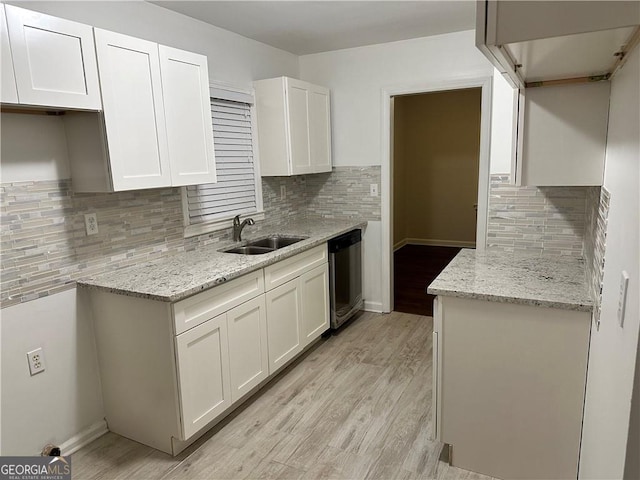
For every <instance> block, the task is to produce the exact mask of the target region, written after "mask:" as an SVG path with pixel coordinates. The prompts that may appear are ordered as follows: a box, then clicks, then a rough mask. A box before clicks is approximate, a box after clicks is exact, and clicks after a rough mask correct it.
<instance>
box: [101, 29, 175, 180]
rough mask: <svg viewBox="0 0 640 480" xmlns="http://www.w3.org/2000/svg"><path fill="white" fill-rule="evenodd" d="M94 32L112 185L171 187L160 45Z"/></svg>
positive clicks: (102, 31) (110, 33)
mask: <svg viewBox="0 0 640 480" xmlns="http://www.w3.org/2000/svg"><path fill="white" fill-rule="evenodd" d="M95 34H96V49H97V52H98V66H99V68H100V83H101V85H102V98H103V103H104V119H105V127H106V130H107V141H108V144H109V161H110V166H111V176H112V181H113V190H115V191H118V190H135V189H141V188H154V187H164V186H169V185H171V172H170V169H169V155H168V149H167V134H166V124H165V115H164V102H163V100H162V86H161V79H160V61H159V56H158V45H157V44H155V43H152V42H147V41H146V40H140V39H138V38H133V37H128V36H126V35H120V34H117V33H113V32H108V31H106V30H99V29H96V30H95Z"/></svg>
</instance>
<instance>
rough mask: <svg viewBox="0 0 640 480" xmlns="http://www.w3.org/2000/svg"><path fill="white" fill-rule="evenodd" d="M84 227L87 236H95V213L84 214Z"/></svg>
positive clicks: (96, 225)
mask: <svg viewBox="0 0 640 480" xmlns="http://www.w3.org/2000/svg"><path fill="white" fill-rule="evenodd" d="M84 226H85V228H86V229H87V235H95V234H97V233H98V217H97V216H96V214H95V213H85V215H84Z"/></svg>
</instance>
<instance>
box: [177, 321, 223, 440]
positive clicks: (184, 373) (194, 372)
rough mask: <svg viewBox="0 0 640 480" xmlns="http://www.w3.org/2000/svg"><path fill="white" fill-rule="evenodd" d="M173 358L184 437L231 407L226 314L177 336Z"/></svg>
mask: <svg viewBox="0 0 640 480" xmlns="http://www.w3.org/2000/svg"><path fill="white" fill-rule="evenodd" d="M176 360H177V368H178V392H179V393H180V407H181V410H182V436H181V440H186V439H187V438H189V437H190V436H192V435H193V434H194V433H196V432H197V431H198V430H200V429H201V428H202V427H205V426H206V425H207V424H208V423H209V422H211V421H212V420H214V419H215V418H216V417H217V416H219V415H220V414H221V413H223V412H224V411H225V410H226V409H227V408H229V407H230V406H231V402H232V395H231V386H230V385H231V380H230V372H229V336H228V330H227V315H226V314H224V315H220V316H218V317H215V318H212V319H211V320H209V321H207V322H205V323H203V324H201V325H198V326H197V327H195V328H192V329H191V330H188V331H187V332H185V333H183V334H181V335H178V336H177V337H176Z"/></svg>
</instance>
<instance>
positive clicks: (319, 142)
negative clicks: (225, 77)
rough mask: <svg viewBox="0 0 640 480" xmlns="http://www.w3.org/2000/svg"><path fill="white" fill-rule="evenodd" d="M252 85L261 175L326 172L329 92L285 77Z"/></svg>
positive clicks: (328, 141) (329, 125)
mask: <svg viewBox="0 0 640 480" xmlns="http://www.w3.org/2000/svg"><path fill="white" fill-rule="evenodd" d="M254 85H255V90H256V108H257V123H258V145H259V150H260V151H259V153H260V170H261V174H262V175H263V176H288V175H301V174H308V173H320V172H330V171H331V121H330V108H329V104H330V98H329V90H328V89H326V88H324V87H320V86H317V85H313V84H311V83H308V82H303V81H301V80H296V79H293V78H288V77H279V78H271V79H267V80H259V81H257V82H255V83H254Z"/></svg>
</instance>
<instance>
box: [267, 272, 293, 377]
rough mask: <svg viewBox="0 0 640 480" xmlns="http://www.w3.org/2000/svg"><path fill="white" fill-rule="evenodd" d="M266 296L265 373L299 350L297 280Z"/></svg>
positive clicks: (282, 364) (274, 369) (279, 366)
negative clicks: (266, 336)
mask: <svg viewBox="0 0 640 480" xmlns="http://www.w3.org/2000/svg"><path fill="white" fill-rule="evenodd" d="M266 298H267V325H268V331H269V373H274V372H275V371H277V370H278V369H280V368H281V367H283V366H284V365H286V364H287V362H288V361H289V360H291V359H292V358H293V357H295V356H296V355H297V354H298V353H300V351H301V350H302V344H301V343H300V323H301V316H302V308H301V305H300V282H299V281H298V279H295V280H291V281H289V282H287V283H285V284H284V285H281V286H279V287H277V288H274V289H273V290H271V291H270V292H267V294H266Z"/></svg>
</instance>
